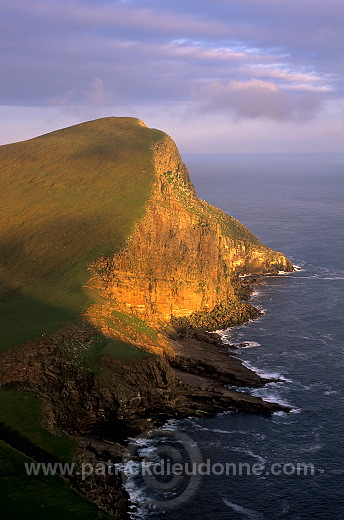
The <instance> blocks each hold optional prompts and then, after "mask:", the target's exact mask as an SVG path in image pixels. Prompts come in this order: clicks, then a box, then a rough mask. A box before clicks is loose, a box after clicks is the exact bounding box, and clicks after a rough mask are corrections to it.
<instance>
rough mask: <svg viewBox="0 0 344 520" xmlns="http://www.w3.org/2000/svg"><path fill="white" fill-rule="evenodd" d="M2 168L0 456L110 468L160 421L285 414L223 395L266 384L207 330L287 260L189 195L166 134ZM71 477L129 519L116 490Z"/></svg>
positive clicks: (21, 148) (115, 138)
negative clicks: (127, 442)
mask: <svg viewBox="0 0 344 520" xmlns="http://www.w3.org/2000/svg"><path fill="white" fill-rule="evenodd" d="M0 157H1V162H2V167H3V170H2V181H3V186H4V188H5V187H6V189H7V192H6V193H7V198H6V193H5V197H4V200H5V201H6V200H7V207H5V206H6V205H5V204H3V205H2V207H1V211H0V213H1V212H2V213H1V216H2V217H4V218H1V219H0V224H1V225H3V226H5V224H6V226H7V224H8V226H7V227H6V226H5V227H3V228H1V225H0V235H4V237H5V238H6V240H5V238H3V237H1V239H2V240H3V244H4V245H5V246H6V251H7V252H6V254H4V255H2V256H1V257H0V293H1V294H0V296H1V295H3V297H2V300H1V299H0V304H1V305H2V302H3V303H4V307H3V309H4V313H3V316H4V317H5V319H4V320H3V323H2V324H5V329H4V334H3V335H2V336H3V337H0V347H1V348H2V349H3V351H2V352H0V391H1V392H3V394H2V396H3V400H4V403H5V405H6V406H4V410H5V412H6V413H5V416H6V417H5V416H4V417H0V440H3V441H5V442H7V443H8V445H9V446H8V448H9V452H10V451H11V449H13V448H15V449H17V450H20V451H22V452H23V453H25V454H26V455H27V456H30V457H33V458H34V459H35V460H36V461H40V460H41V461H45V460H48V461H49V460H51V459H49V457H51V456H52V454H54V457H55V458H56V457H57V458H56V460H63V461H65V460H66V458H65V455H64V453H63V454H62V455H61V453H60V452H59V451H56V450H57V448H56V447H55V443H57V445H59V444H58V443H59V441H60V440H61V437H62V438H63V439H67V440H68V442H69V441H70V440H73V442H75V445H76V446H77V447H76V448H75V452H74V454H73V457H74V458H73V460H74V461H76V462H78V463H80V464H82V463H84V462H86V463H94V461H95V460H105V461H106V460H107V459H108V454H109V453H110V454H112V451H113V453H114V455H113V456H114V457H115V460H116V461H117V458H118V460H120V459H121V449H122V448H121V445H120V444H118V443H120V442H123V441H124V439H125V438H126V437H127V436H128V435H135V434H138V433H139V432H141V431H143V430H145V429H149V428H150V427H152V426H154V424H159V423H161V422H163V421H164V420H166V418H168V417H183V416H188V415H190V414H192V413H197V414H198V415H200V416H202V417H206V416H208V415H209V414H214V413H216V412H218V411H220V410H228V409H231V410H245V411H247V412H254V413H265V414H271V413H273V412H274V411H277V410H286V411H287V408H286V407H284V406H281V405H277V404H274V403H266V402H264V401H263V400H262V399H260V398H258V397H254V396H251V395H248V394H244V393H242V392H237V391H235V389H233V388H232V389H228V388H225V387H224V386H223V385H224V384H226V385H231V386H233V387H234V386H252V387H255V386H262V385H264V384H265V383H266V381H265V380H264V379H262V378H261V377H260V376H258V375H257V374H255V373H254V372H252V371H251V370H249V369H248V368H246V367H244V366H243V365H242V363H241V362H240V361H239V360H237V359H236V358H234V357H233V356H231V355H229V354H228V346H225V345H222V344H221V341H220V340H219V338H216V337H215V336H214V335H210V334H207V333H206V332H205V330H209V329H216V328H220V327H227V326H230V325H234V324H238V323H242V322H243V321H245V320H247V319H249V318H251V317H255V316H257V314H258V311H257V310H255V309H253V307H252V306H251V305H250V304H249V303H247V300H248V298H249V295H250V290H251V286H250V283H251V282H250V281H249V280H246V281H245V282H243V281H240V278H239V275H240V274H249V273H252V274H261V273H267V272H270V273H271V272H278V271H292V270H293V267H292V264H291V263H290V262H289V260H288V259H287V258H286V257H285V256H284V255H283V254H281V253H278V252H275V251H272V250H271V249H269V248H267V247H266V246H264V245H263V244H261V243H260V242H259V240H258V239H257V238H256V237H255V236H254V235H252V233H250V232H249V231H248V230H247V229H246V228H245V227H244V226H243V225H242V224H240V223H239V222H238V221H237V220H235V219H234V218H233V217H230V216H228V215H226V214H225V213H223V212H222V211H220V210H219V209H217V208H214V207H213V206H211V205H209V204H207V203H206V202H205V201H202V200H200V199H198V198H197V197H196V194H195V190H194V187H193V185H192V183H191V181H190V178H189V174H188V171H187V169H186V167H185V165H184V164H183V162H182V160H181V158H180V156H179V153H178V150H177V148H176V146H175V144H174V142H173V141H172V140H171V138H169V137H168V136H167V135H166V134H163V133H162V132H160V131H157V130H153V129H148V128H145V127H144V125H143V124H142V122H140V121H137V120H131V118H106V119H104V120H97V121H94V122H88V123H84V124H81V125H77V126H76V127H72V128H70V129H64V130H61V131H58V132H54V133H52V134H48V135H47V136H42V137H41V138H36V139H34V140H32V141H27V142H25V143H17V144H14V145H9V146H7V147H1V148H0ZM17 165H19V166H20V167H19V166H17ZM14 166H16V168H17V170H16V173H15V175H13V171H14ZM71 193H72V195H73V196H72V197H71ZM28 198H29V199H30V204H26V199H28ZM24 202H25V204H24ZM48 203H49V204H48ZM47 204H48V206H47ZM47 208H48V209H47ZM19 210H20V211H19ZM30 211H31V212H30ZM82 216H83V218H81V217H82ZM19 217H20V218H19ZM13 230H15V232H14V231H13ZM14 237H17V239H16V243H14V242H15V240H14ZM4 249H5V247H4ZM87 269H88V270H89V272H88V271H87ZM87 280H88V281H87ZM11 302H12V303H11ZM0 310H1V309H0ZM11 312H12V314H11ZM10 318H11V319H10ZM6 320H7V322H8V323H7V324H6V323H5V321H6ZM47 322H49V327H48V326H47V327H45V325H46V323H47ZM6 327H7V328H6ZM11 342H12V343H11ZM12 346H15V348H10V347H12ZM136 347H139V349H138V348H136ZM148 351H150V352H148ZM152 352H153V353H154V354H152ZM156 354H162V356H158V355H156ZM23 391H25V392H27V393H30V395H32V393H34V394H35V395H36V396H38V397H39V401H40V403H41V410H40V412H39V413H38V412H37V414H38V415H37V422H38V424H39V423H41V424H40V425H39V426H37V428H36V427H35V428H36V430H35V431H34V435H33V436H32V435H31V433H32V432H30V431H29V430H27V429H26V424H29V425H30V424H31V423H32V422H31V412H32V411H31V410H29V409H28V410H25V413H26V412H27V417H26V418H25V417H24V415H25V414H24V412H23V411H22V412H20V413H19V417H17V412H16V408H15V406H13V405H12V404H11V403H13V402H14V401H13V399H16V400H17V401H16V402H19V403H22V402H23V399H24V397H22V395H24V394H22V392H23ZM13 392H14V393H13ZM26 398H27V396H26ZM24 408H25V407H24ZM36 408H37V410H38V408H39V407H38V405H37V406H36V407H35V409H36ZM22 414H24V415H22ZM32 424H33V423H32ZM46 436H48V437H49V436H50V437H49V439H50V441H49V443H50V444H49V443H48V444H49V446H48V445H47V443H46V441H45V437H46ZM104 438H106V439H107V440H109V439H110V442H107V441H105V440H104ZM63 442H65V441H63ZM66 442H67V441H66ZM55 448H56V449H55ZM56 453H58V455H56ZM116 457H117V458H116ZM55 458H54V459H53V460H55ZM70 480H71V483H72V485H73V487H74V488H76V489H77V490H79V491H80V492H81V493H82V494H83V495H84V496H86V497H87V498H89V500H91V501H92V502H93V503H95V504H96V505H97V506H99V507H100V508H101V509H103V510H105V511H107V512H109V513H110V514H111V515H114V516H116V517H117V518H126V513H125V508H126V500H125V497H124V496H123V494H122V491H121V484H120V482H119V481H116V482H115V483H113V482H112V481H110V482H108V481H105V480H104V479H98V480H97V479H96V480H94V481H90V482H88V483H87V482H84V481H81V480H80V479H79V480H78V479H77V478H74V477H72V478H71V479H70ZM39 507H40V505H39ZM39 511H41V509H39Z"/></svg>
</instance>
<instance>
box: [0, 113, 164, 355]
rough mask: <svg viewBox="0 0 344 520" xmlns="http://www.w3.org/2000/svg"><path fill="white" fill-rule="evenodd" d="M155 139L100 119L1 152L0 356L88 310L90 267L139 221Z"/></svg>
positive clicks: (126, 123)
mask: <svg viewBox="0 0 344 520" xmlns="http://www.w3.org/2000/svg"><path fill="white" fill-rule="evenodd" d="M162 136H163V134H162V132H160V131H158V130H154V129H149V128H146V127H144V126H142V125H141V124H140V123H139V121H138V120H136V119H133V118H105V119H100V120H96V121H91V122H87V123H82V124H80V125H76V126H73V127H70V128H66V129H63V130H59V131H56V132H52V133H50V134H47V135H44V136H41V137H37V138H35V139H31V140H29V141H24V142H21V143H15V144H11V145H6V146H2V147H0V186H1V194H2V202H1V207H0V250H1V257H0V328H1V334H0V336H1V343H0V348H1V349H6V348H10V347H13V346H15V345H18V344H20V343H22V342H23V341H26V340H29V339H32V338H34V337H36V336H37V335H38V334H44V333H46V332H49V331H52V330H54V329H55V328H56V327H57V325H59V324H63V323H67V322H68V321H70V319H71V318H73V317H74V316H75V315H77V314H79V313H80V312H81V311H82V310H83V309H84V308H86V307H87V306H88V305H89V304H90V303H91V300H92V299H91V295H90V294H88V293H87V291H85V290H84V289H83V288H82V286H83V285H84V284H85V283H86V282H87V279H88V277H89V273H88V272H87V267H88V266H89V264H90V263H91V261H92V260H95V259H96V258H98V257H100V256H102V255H105V256H106V255H111V254H113V253H115V252H116V251H118V250H119V249H120V247H121V246H122V245H123V243H124V242H125V240H126V238H127V237H128V236H129V234H130V233H131V231H132V229H133V226H134V224H135V222H137V220H138V219H139V218H140V217H141V216H142V215H143V214H144V212H145V206H146V203H147V201H148V198H149V195H150V189H151V186H152V184H153V182H154V178H155V170H154V164H153V159H152V152H151V147H152V145H153V144H154V143H155V142H156V141H159V140H161V138H162Z"/></svg>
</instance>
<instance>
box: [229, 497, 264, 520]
mask: <svg viewBox="0 0 344 520" xmlns="http://www.w3.org/2000/svg"><path fill="white" fill-rule="evenodd" d="M222 500H223V503H224V504H225V505H226V506H227V507H230V508H231V509H232V510H233V511H235V512H236V513H240V514H241V515H243V516H244V517H245V518H248V519H249V520H263V519H264V516H263V515H262V514H261V513H258V511H255V510H254V509H248V508H246V507H243V506H240V505H239V504H234V502H230V501H229V500H227V499H226V498H224V497H222Z"/></svg>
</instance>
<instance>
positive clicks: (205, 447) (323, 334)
mask: <svg viewBox="0 0 344 520" xmlns="http://www.w3.org/2000/svg"><path fill="white" fill-rule="evenodd" d="M183 160H184V162H185V163H186V165H187V167H188V168H189V171H190V175H191V179H192V181H193V183H194V184H195V188H196V191H197V195H198V196H199V197H200V198H203V199H205V200H207V201H208V202H210V203H211V204H214V205H215V206H218V207H220V208H221V209H222V210H223V211H225V212H226V213H228V214H230V215H232V216H234V217H235V218H237V219H238V220H240V222H242V223H243V224H245V225H246V226H247V227H248V228H249V229H250V231H252V232H253V233H254V234H255V235H256V236H257V237H258V238H259V239H260V240H261V241H262V242H263V243H264V244H266V245H268V246H269V247H271V248H273V249H275V250H278V251H281V252H283V253H284V254H286V255H287V256H288V257H289V258H290V260H291V261H292V262H293V263H294V264H295V265H297V266H299V268H300V269H299V270H298V271H297V272H295V273H293V274H290V275H283V276H272V277H266V278H265V279H264V281H263V283H262V284H260V285H259V286H257V287H256V291H255V292H254V294H253V302H254V304H255V305H257V306H258V307H260V308H262V309H264V314H263V316H262V317H261V318H259V319H257V320H255V321H252V322H250V323H247V324H245V325H242V326H239V327H234V328H232V329H229V330H228V331H226V332H225V333H224V334H225V336H226V337H227V340H228V342H230V343H235V344H237V345H238V346H240V345H242V346H241V347H239V351H238V355H239V356H240V357H241V358H242V359H243V360H244V361H245V363H246V364H248V365H249V366H251V367H255V368H256V369H257V370H258V371H259V373H264V374H267V375H269V374H270V376H271V375H273V376H274V377H276V376H279V377H280V379H282V382H272V383H270V384H268V385H267V386H266V387H265V388H262V389H257V390H253V391H252V390H251V392H253V394H254V395H259V396H261V397H263V398H264V399H267V400H274V401H278V402H282V403H288V404H289V405H291V406H292V407H293V412H292V413H290V414H284V413H278V414H276V415H273V416H272V417H271V418H269V417H262V416H258V415H257V416H256V415H247V414H242V413H239V414H232V413H223V414H219V415H217V416H216V417H215V418H213V419H207V420H201V419H195V418H190V419H186V420H183V421H173V422H172V423H171V425H170V427H172V428H175V429H177V430H180V431H183V432H184V433H186V434H187V435H188V436H190V437H191V438H192V439H194V440H195V442H196V443H197V446H198V448H199V449H200V451H201V452H202V455H203V457H204V459H210V460H211V461H212V463H213V464H216V463H220V464H225V463H226V462H233V463H234V462H235V463H237V464H239V463H244V462H247V463H249V464H252V463H253V462H257V461H258V462H259V461H262V460H263V461H265V464H267V465H271V464H281V465H287V466H286V467H289V468H290V467H292V466H291V465H296V464H298V463H307V464H313V466H314V468H315V471H314V474H313V475H304V476H301V475H296V474H295V473H294V474H290V475H286V474H281V475H279V476H275V475H271V474H266V475H260V476H253V475H248V476H245V475H242V476H222V477H221V476H216V475H210V476H207V477H204V479H203V483H202V485H201V489H200V490H199V492H198V494H196V495H195V496H193V497H191V498H190V500H189V501H187V502H186V503H185V504H183V505H182V506H181V507H180V508H179V509H175V510H171V511H166V512H164V513H162V512H159V511H152V510H149V508H145V507H144V505H143V504H142V502H141V503H135V496H134V495H133V496H132V499H133V500H134V502H133V509H132V511H133V513H132V517H133V518H142V519H150V518H152V519H153V518H154V519H155V520H160V519H162V518H164V519H167V520H172V519H184V518H194V519H197V520H198V519H199V520H201V519H202V520H228V519H229V518H230V519H231V520H244V519H249V520H256V519H257V520H277V519H282V520H327V519H331V520H342V519H343V511H344V498H343V487H342V486H343V477H344V468H343V460H344V443H343V438H344V414H343V402H344V401H343V399H344V390H343V389H344V370H343V339H344V330H343V318H342V309H343V294H344V265H343V243H344V225H343V222H344V205H343V200H344V154H334V155H324V154H296V155H286V154H282V155H281V154H275V155H265V154H262V155H260V154H254V155H242V154H240V155H235V154H231V155H199V154H197V155H196V154H194V155H191V154H189V155H187V154H184V155H183ZM288 465H289V466H288Z"/></svg>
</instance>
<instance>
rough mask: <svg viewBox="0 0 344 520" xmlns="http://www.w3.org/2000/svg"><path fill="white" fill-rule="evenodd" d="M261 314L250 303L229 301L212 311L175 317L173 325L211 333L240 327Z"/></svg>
mask: <svg viewBox="0 0 344 520" xmlns="http://www.w3.org/2000/svg"><path fill="white" fill-rule="evenodd" d="M260 314H261V313H260V311H259V310H258V309H256V308H255V307H253V306H252V305H251V304H250V303H245V302H240V301H238V300H228V301H227V302H224V303H219V304H217V305H216V306H215V307H214V308H213V309H212V310H211V311H197V312H193V313H192V314H190V316H183V317H180V318H176V317H174V318H172V320H171V323H172V324H173V325H174V326H176V327H181V328H189V327H192V328H198V329H205V330H209V331H211V330H217V329H227V328H228V327H233V326H235V325H240V324H241V323H244V322H245V321H247V320H249V319H253V318H256V317H257V316H259V315H260Z"/></svg>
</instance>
